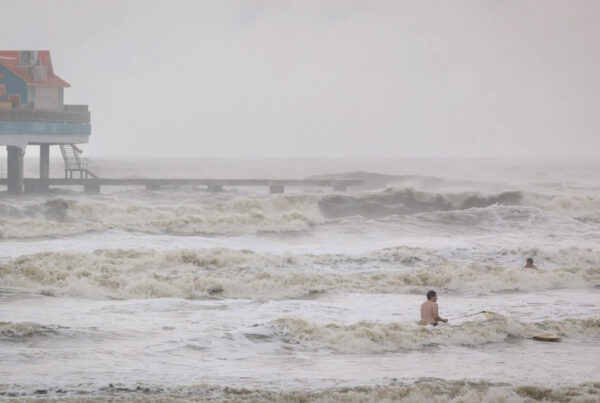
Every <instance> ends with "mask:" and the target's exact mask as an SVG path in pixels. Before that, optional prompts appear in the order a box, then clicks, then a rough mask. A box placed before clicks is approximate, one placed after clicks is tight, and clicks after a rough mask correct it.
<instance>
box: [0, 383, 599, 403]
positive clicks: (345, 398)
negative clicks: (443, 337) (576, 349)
mask: <svg viewBox="0 0 600 403" xmlns="http://www.w3.org/2000/svg"><path fill="white" fill-rule="evenodd" d="M40 394H43V395H44V400H48V399H53V400H54V399H57V400H63V399H68V400H69V401H86V402H87V401H90V399H91V400H93V401H99V402H115V401H116V402H125V401H160V402H182V401H196V402H207V401H227V402H232V403H235V402H262V401H273V402H317V403H325V402H346V403H350V402H412V403H414V402H432V403H446V402H451V403H480V402H514V403H530V402H533V401H544V402H550V401H553V402H571V401H577V402H594V401H597V399H598V396H599V395H600V384H598V383H583V384H580V385H573V386H555V387H543V386H535V385H528V384H523V385H509V384H505V383H491V382H482V381H468V380H461V381H446V380H441V379H432V378H425V379H421V380H419V381H416V382H414V383H402V382H396V381H388V384H384V385H365V386H353V387H335V388H323V389H291V390H290V389H288V390H273V389H257V388H241V387H235V386H233V387H232V386H215V385H208V384H199V385H189V386H179V387H173V388H165V387H161V386H154V385H145V384H136V385H124V384H121V383H115V384H114V385H113V384H110V385H109V386H106V387H102V388H100V389H98V390H90V389H89V385H82V386H73V387H72V388H68V387H66V388H65V387H61V388H48V389H36V390H31V391H26V390H22V389H20V388H18V387H17V386H11V385H0V397H8V398H13V399H14V398H21V399H29V398H32V399H36V400H39V397H40Z"/></svg>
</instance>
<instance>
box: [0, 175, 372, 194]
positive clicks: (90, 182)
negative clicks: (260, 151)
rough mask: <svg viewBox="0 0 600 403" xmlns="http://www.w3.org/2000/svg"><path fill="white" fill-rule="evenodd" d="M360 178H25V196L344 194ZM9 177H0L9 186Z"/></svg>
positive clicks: (360, 183) (2, 182)
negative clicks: (233, 191) (62, 191)
mask: <svg viewBox="0 0 600 403" xmlns="http://www.w3.org/2000/svg"><path fill="white" fill-rule="evenodd" d="M363 183H364V181H362V180H358V179H169V178H165V179H158V178H48V179H38V178H25V179H24V185H25V192H26V193H43V192H47V191H48V188H49V187H51V186H56V187H66V186H79V187H83V189H84V191H85V192H86V193H100V191H101V187H102V186H141V187H145V188H146V189H148V190H160V189H161V188H165V187H181V186H205V187H206V189H207V190H208V191H209V192H221V191H223V190H224V188H225V187H266V188H268V189H269V193H274V194H276V193H284V191H285V188H286V187H326V188H331V189H332V190H334V191H337V192H343V191H345V190H347V189H348V187H350V186H359V185H362V184H363ZM7 184H8V179H7V178H0V185H4V186H6V185H7Z"/></svg>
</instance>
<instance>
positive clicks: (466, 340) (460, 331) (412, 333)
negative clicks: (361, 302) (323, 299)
mask: <svg viewBox="0 0 600 403" xmlns="http://www.w3.org/2000/svg"><path fill="white" fill-rule="evenodd" d="M271 325H272V326H273V327H274V329H275V333H276V334H277V335H279V336H280V337H281V338H282V339H283V340H284V341H285V342H288V343H294V344H298V345H300V346H302V347H305V348H310V349H323V348H325V349H330V350H333V351H337V352H342V353H382V352H390V351H401V350H420V349H423V348H424V347H426V346H478V345H481V344H487V343H498V342H504V341H506V340H508V339H509V338H511V337H513V338H531V337H533V336H535V335H538V334H543V333H549V332H551V333H554V334H558V335H559V336H564V337H571V338H578V337H595V338H597V337H599V336H600V320H598V319H584V320H581V319H565V320H562V321H543V322H539V323H525V322H520V321H518V320H515V319H512V318H508V317H504V316H500V315H494V317H493V319H490V320H483V321H471V322H465V323H462V324H460V325H446V324H440V325H439V326H437V327H432V326H421V325H418V324H416V323H376V322H359V323H355V324H349V325H340V324H336V323H314V322H308V321H306V320H303V319H297V318H281V319H277V320H275V321H273V322H272V324H271Z"/></svg>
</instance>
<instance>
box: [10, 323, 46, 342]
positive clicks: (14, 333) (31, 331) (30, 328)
mask: <svg viewBox="0 0 600 403" xmlns="http://www.w3.org/2000/svg"><path fill="white" fill-rule="evenodd" d="M56 329H57V328H56V326H47V325H41V324H39V323H34V322H0V338H8V339H19V338H23V337H31V336H37V335H44V334H49V333H55V332H56Z"/></svg>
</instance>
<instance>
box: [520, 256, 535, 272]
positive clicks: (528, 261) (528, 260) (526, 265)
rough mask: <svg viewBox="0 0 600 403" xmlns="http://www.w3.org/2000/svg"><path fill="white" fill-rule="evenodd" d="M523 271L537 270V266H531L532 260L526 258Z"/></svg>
mask: <svg viewBox="0 0 600 403" xmlns="http://www.w3.org/2000/svg"><path fill="white" fill-rule="evenodd" d="M523 268H524V269H537V266H536V265H534V264H533V259H532V258H530V257H528V258H527V260H526V263H525V266H523Z"/></svg>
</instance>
